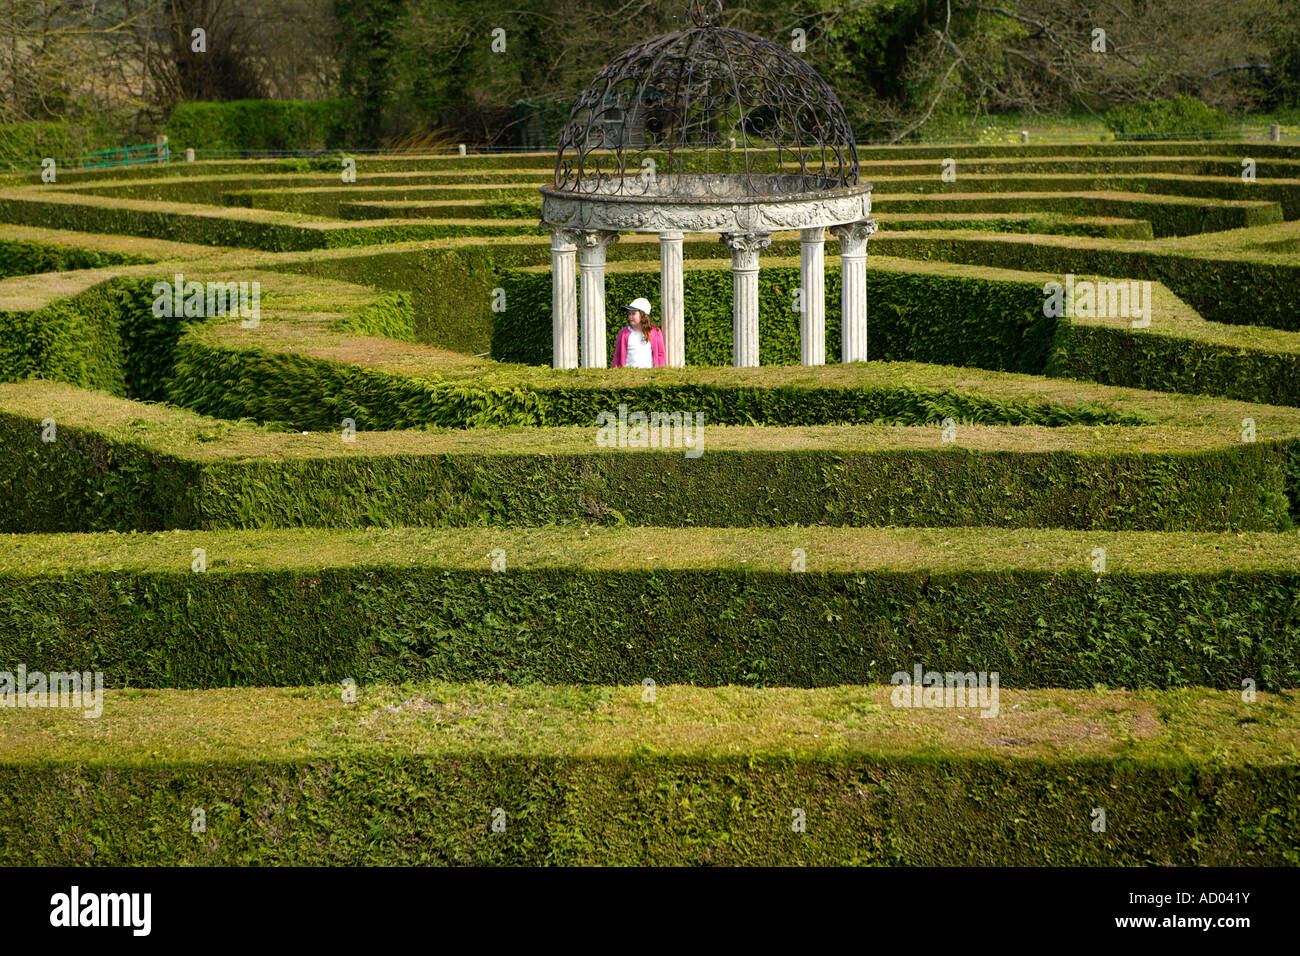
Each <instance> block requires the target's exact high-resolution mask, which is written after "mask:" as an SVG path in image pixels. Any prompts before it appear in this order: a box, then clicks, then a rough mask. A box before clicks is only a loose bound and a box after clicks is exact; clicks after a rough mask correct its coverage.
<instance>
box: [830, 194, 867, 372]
mask: <svg viewBox="0 0 1300 956" xmlns="http://www.w3.org/2000/svg"><path fill="white" fill-rule="evenodd" d="M875 231H876V220H874V219H862V220H859V221H858V222H850V223H845V224H844V225H842V226H831V234H832V235H834V236H837V237H839V240H840V287H841V290H842V294H841V296H840V334H841V336H842V338H841V345H840V361H841V362H865V361H866V360H867V236H869V235H871V234H872V233H874V232H875Z"/></svg>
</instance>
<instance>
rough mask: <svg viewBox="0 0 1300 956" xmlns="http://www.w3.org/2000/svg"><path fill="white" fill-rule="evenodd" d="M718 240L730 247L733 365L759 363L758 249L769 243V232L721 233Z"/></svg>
mask: <svg viewBox="0 0 1300 956" xmlns="http://www.w3.org/2000/svg"><path fill="white" fill-rule="evenodd" d="M720 241H721V242H722V244H723V245H725V246H726V247H727V248H728V249H730V250H731V278H732V282H731V288H732V299H733V304H732V323H731V355H732V360H731V364H732V365H734V366H735V367H736V368H756V367H757V366H758V253H759V250H760V249H766V248H767V247H768V246H770V245H771V244H772V238H771V236H770V235H769V234H768V233H765V232H762V233H756V232H747V233H732V232H725V233H723V234H722V236H721V238H720Z"/></svg>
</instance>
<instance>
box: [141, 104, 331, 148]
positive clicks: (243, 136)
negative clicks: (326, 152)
mask: <svg viewBox="0 0 1300 956" xmlns="http://www.w3.org/2000/svg"><path fill="white" fill-rule="evenodd" d="M351 111H352V105H351V103H349V102H348V101H347V100H341V99H336V100H322V101H320V102H317V103H308V102H301V101H294V100H232V101H230V102H226V103H180V104H177V106H176V108H175V109H173V110H172V113H171V116H170V117H168V119H167V125H166V127H165V130H164V131H165V132H166V133H167V141H168V143H169V144H170V146H171V148H172V150H173V151H181V150H184V149H187V148H192V149H196V150H212V151H222V150H233V151H236V152H240V153H244V152H261V151H276V150H305V149H327V148H336V147H339V146H342V145H344V139H343V137H344V131H345V124H346V123H347V122H348V120H349V119H350V117H351Z"/></svg>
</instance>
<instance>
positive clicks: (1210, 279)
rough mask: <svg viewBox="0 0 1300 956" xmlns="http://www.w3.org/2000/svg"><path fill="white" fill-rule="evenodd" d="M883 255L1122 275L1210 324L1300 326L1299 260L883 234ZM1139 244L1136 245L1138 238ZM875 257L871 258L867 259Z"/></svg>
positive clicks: (878, 248) (877, 247) (878, 247)
mask: <svg viewBox="0 0 1300 956" xmlns="http://www.w3.org/2000/svg"><path fill="white" fill-rule="evenodd" d="M871 244H872V247H873V250H874V251H875V252H877V253H879V254H881V255H886V256H901V257H903V258H907V259H917V260H921V261H942V262H953V263H963V264H967V265H978V266H986V267H992V268H998V269H1014V270H1017V271H1023V272H1047V273H1056V274H1058V275H1060V276H1062V277H1064V276H1065V274H1066V273H1073V274H1074V275H1084V274H1092V275H1100V276H1116V277H1123V278H1126V279H1150V280H1152V281H1154V282H1161V283H1163V284H1164V285H1165V286H1167V287H1168V288H1169V290H1170V291H1171V292H1173V293H1174V294H1175V295H1177V296H1178V297H1179V298H1181V299H1182V300H1184V301H1185V302H1186V303H1187V304H1188V305H1190V306H1191V307H1192V308H1194V309H1195V310H1196V311H1197V312H1199V313H1200V314H1201V315H1202V316H1203V317H1204V318H1206V319H1208V320H1209V321H1211V322H1224V323H1228V324H1232V325H1262V326H1267V327H1269V328H1274V329H1284V330H1287V331H1291V332H1297V331H1300V311H1297V310H1296V309H1295V308H1294V307H1293V303H1295V302H1296V301H1297V300H1300V263H1296V262H1277V261H1271V262H1270V261H1258V260H1246V259H1234V258H1233V257H1232V256H1231V254H1224V253H1213V252H1196V251H1192V250H1189V251H1188V252H1158V251H1152V250H1151V249H1147V248H1142V247H1140V246H1139V247H1138V248H1128V247H1126V246H1121V247H1117V248H1112V247H1108V246H1107V245H1105V244H1102V243H1100V242H1098V241H1097V240H1086V239H1072V240H1064V239H1055V238H1054V237H1042V238H1038V239H1019V238H1012V237H1009V238H997V239H994V238H986V237H982V236H948V235H941V234H930V235H925V236H923V235H919V234H912V233H893V234H885V233H880V234H878V235H875V236H873V237H872V238H871ZM1134 245H1137V244H1134ZM867 261H868V262H870V259H869V258H868V260H867Z"/></svg>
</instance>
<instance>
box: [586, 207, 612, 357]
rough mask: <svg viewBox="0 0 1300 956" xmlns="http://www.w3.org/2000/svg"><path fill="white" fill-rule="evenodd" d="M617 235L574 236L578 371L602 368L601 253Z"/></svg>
mask: <svg viewBox="0 0 1300 956" xmlns="http://www.w3.org/2000/svg"><path fill="white" fill-rule="evenodd" d="M614 242H618V233H616V232H610V231H609V230H606V229H583V230H581V231H580V232H579V234H578V270H579V271H580V272H581V273H582V367H583V368H605V366H606V365H608V364H609V361H608V358H607V355H608V350H607V349H606V348H605V250H606V249H607V248H609V245H610V243H614Z"/></svg>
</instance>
